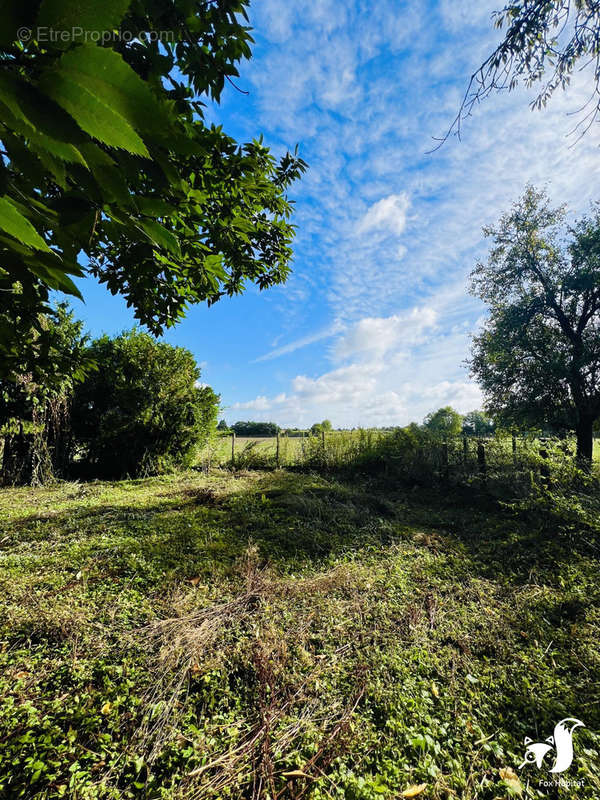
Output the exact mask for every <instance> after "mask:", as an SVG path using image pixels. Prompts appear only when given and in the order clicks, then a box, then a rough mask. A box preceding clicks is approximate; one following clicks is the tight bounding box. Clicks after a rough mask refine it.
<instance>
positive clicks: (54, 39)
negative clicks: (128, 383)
mask: <svg viewBox="0 0 600 800" xmlns="http://www.w3.org/2000/svg"><path fill="white" fill-rule="evenodd" d="M247 6H248V0H173V1H172V2H169V3H160V2H155V0H111V1H110V2H103V3H85V4H81V3H75V2H73V0H33V1H32V2H17V0H8V2H5V3H3V4H2V9H1V11H0V155H1V157H0V254H1V260H0V265H1V266H0V290H2V291H0V355H2V356H4V355H5V354H7V357H8V358H9V359H10V358H12V355H13V354H14V350H15V349H19V348H22V347H23V346H24V345H26V343H27V341H28V337H29V335H30V331H31V328H32V326H33V327H35V319H36V315H37V314H38V313H39V312H40V311H44V310H47V300H48V292H49V290H52V289H58V290H61V291H63V292H66V293H69V294H72V295H79V291H78V289H77V288H76V286H75V284H74V282H73V278H74V277H77V276H81V275H83V274H84V273H90V274H92V275H94V276H95V277H96V278H97V279H98V280H99V281H100V282H101V283H103V284H105V286H106V287H107V288H108V289H109V290H110V291H111V292H112V293H113V294H117V293H119V294H122V295H123V296H124V297H125V298H126V300H127V303H128V304H129V305H130V306H131V307H132V308H133V309H134V312H135V316H136V317H137V319H138V320H139V321H140V322H142V323H144V324H145V325H147V326H148V327H149V329H150V330H151V331H152V332H153V333H155V334H159V333H161V332H162V331H163V329H164V328H165V327H168V326H171V325H173V324H174V323H176V322H177V320H179V319H180V318H181V317H182V316H183V314H184V312H185V309H186V307H187V306H188V305H189V304H190V303H197V302H200V301H205V300H206V301H207V302H208V303H214V302H215V301H217V300H219V299H220V298H221V297H222V296H223V295H232V294H235V293H238V292H241V291H243V289H244V287H245V284H246V283H247V282H252V283H254V284H256V285H258V286H259V287H260V288H261V289H264V288H267V287H269V286H273V285H274V284H277V283H281V282H282V281H284V280H285V279H286V276H287V275H288V272H289V263H290V259H291V255H292V251H291V242H292V239H293V234H294V227H293V225H291V223H290V215H291V212H292V204H291V202H290V200H289V199H288V195H287V191H288V189H289V187H290V185H291V184H292V182H293V181H294V180H296V179H297V178H298V177H299V176H300V175H301V173H302V172H303V171H304V169H305V168H306V165H305V163H304V162H303V161H302V159H300V158H299V157H298V155H297V153H296V152H294V153H286V154H285V155H283V157H281V158H280V159H279V160H276V159H275V158H274V157H273V155H272V154H271V153H270V151H269V149H268V148H267V147H265V145H264V144H263V142H262V140H261V139H257V140H255V141H252V142H249V143H245V144H238V142H236V141H235V140H234V139H233V138H232V137H230V136H228V135H227V134H226V133H225V132H224V131H223V129H222V128H221V127H220V126H215V125H209V124H208V123H206V122H205V119H204V112H205V104H206V102H207V101H208V100H213V101H218V100H219V98H220V96H221V93H222V90H223V87H224V84H225V81H226V80H231V78H232V76H237V75H238V64H239V63H240V61H241V60H243V59H247V58H250V56H251V50H250V45H251V43H252V38H251V36H250V32H249V28H248V26H247V25H246V24H245V23H246V21H247V16H246V9H247ZM17 31H21V33H20V35H21V39H20V40H19V39H18V38H17ZM23 31H25V34H24V33H23ZM28 31H29V32H30V35H27V32H28ZM65 33H66V38H63V36H62V35H61V36H59V35H58V34H65ZM98 34H102V37H103V38H101V39H100V40H96V38H97V35H98ZM94 37H96V38H94ZM10 308H12V309H13V311H12V316H13V317H15V316H16V317H17V324H16V326H15V325H14V324H13V321H11V319H10V316H11V311H10ZM1 363H2V366H1V367H0V369H2V370H3V371H4V372H5V373H7V374H10V371H9V367H10V364H9V362H8V361H6V360H4V359H2V360H1Z"/></svg>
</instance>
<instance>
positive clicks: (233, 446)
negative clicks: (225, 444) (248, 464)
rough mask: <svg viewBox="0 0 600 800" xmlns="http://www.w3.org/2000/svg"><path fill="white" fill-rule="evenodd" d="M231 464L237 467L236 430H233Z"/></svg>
mask: <svg viewBox="0 0 600 800" xmlns="http://www.w3.org/2000/svg"><path fill="white" fill-rule="evenodd" d="M231 466H232V467H235V431H232V432H231Z"/></svg>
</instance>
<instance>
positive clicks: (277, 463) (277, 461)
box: [275, 431, 279, 469]
mask: <svg viewBox="0 0 600 800" xmlns="http://www.w3.org/2000/svg"><path fill="white" fill-rule="evenodd" d="M275 464H276V465H277V469H279V431H277V450H276V451H275Z"/></svg>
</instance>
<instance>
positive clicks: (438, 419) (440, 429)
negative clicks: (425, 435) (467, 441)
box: [423, 406, 462, 437]
mask: <svg viewBox="0 0 600 800" xmlns="http://www.w3.org/2000/svg"><path fill="white" fill-rule="evenodd" d="M423 424H424V426H425V427H426V428H427V430H428V431H430V432H431V433H433V434H435V435H436V436H444V437H445V436H458V434H459V433H460V432H461V430H462V417H461V415H460V414H459V413H458V411H455V410H454V409H453V408H452V406H444V407H443V408H438V410H437V411H432V412H431V413H430V414H428V415H427V416H426V417H425V420H424V422H423Z"/></svg>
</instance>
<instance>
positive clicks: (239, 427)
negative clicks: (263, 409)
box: [231, 420, 279, 436]
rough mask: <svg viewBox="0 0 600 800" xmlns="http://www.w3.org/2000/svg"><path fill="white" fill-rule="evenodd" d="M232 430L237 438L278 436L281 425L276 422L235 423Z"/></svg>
mask: <svg viewBox="0 0 600 800" xmlns="http://www.w3.org/2000/svg"><path fill="white" fill-rule="evenodd" d="M231 430H232V431H233V432H234V433H235V434H236V436H276V435H277V431H278V430H279V425H277V424H276V423H275V422H251V421H250V420H248V421H247V422H241V421H240V422H235V423H234V424H233V425H232V426H231Z"/></svg>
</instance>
